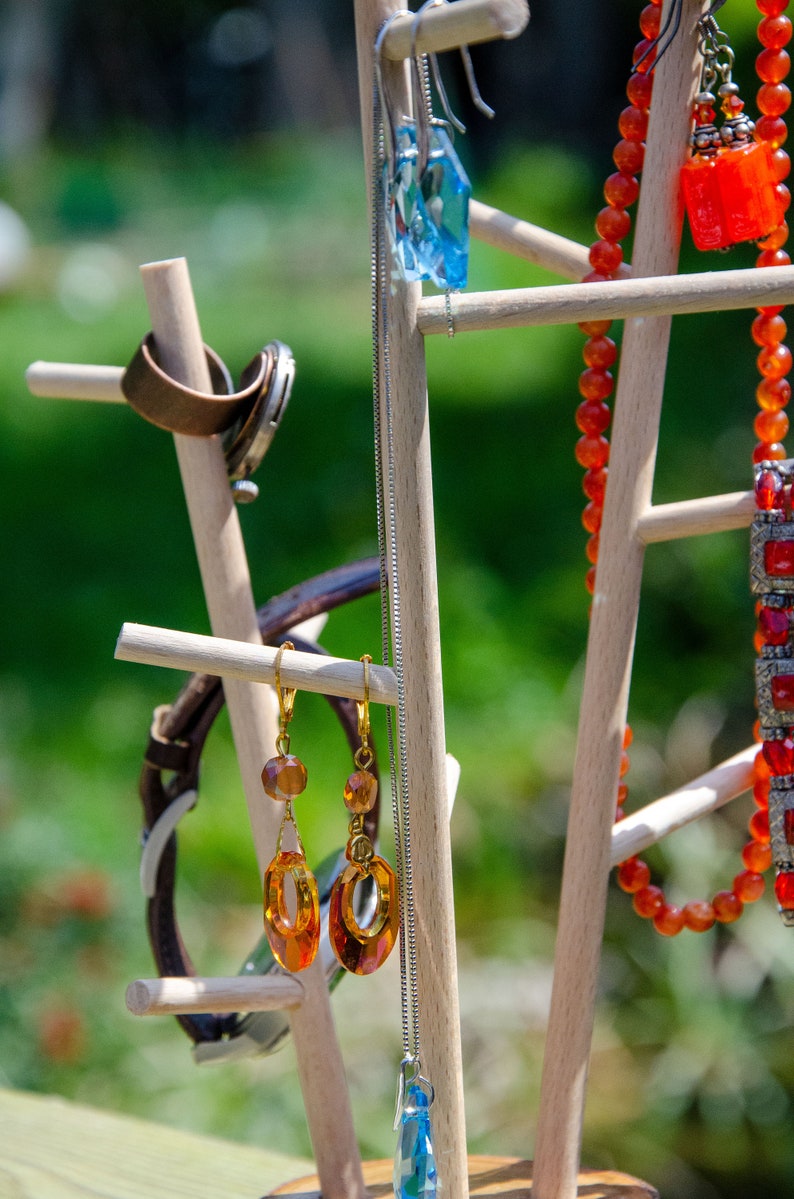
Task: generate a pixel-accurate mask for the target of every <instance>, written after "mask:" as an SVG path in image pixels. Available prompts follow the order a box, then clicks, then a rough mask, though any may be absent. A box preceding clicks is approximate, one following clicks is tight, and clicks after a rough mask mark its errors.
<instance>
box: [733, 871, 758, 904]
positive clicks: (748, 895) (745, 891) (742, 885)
mask: <svg viewBox="0 0 794 1199" xmlns="http://www.w3.org/2000/svg"><path fill="white" fill-rule="evenodd" d="M765 887H766V884H765V882H764V879H763V877H762V875H760V874H756V873H755V871H753V870H742V871H741V873H740V874H737V875H736V878H735V879H734V880H733V893H734V895H736V896H738V898H739V899H740V900H741V901H742V903H755V901H756V900H757V899H760V898H761V896H762V895H763V893H764V889H765Z"/></svg>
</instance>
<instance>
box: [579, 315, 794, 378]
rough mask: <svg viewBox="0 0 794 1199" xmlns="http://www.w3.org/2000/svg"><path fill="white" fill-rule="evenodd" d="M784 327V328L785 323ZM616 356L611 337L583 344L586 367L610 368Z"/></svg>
mask: <svg viewBox="0 0 794 1199" xmlns="http://www.w3.org/2000/svg"><path fill="white" fill-rule="evenodd" d="M783 323H784V326H785V322H783ZM617 355H618V348H617V346H616V345H615V343H614V341H613V340H612V338H611V337H589V338H588V339H587V341H586V342H585V343H584V348H583V350H582V357H583V358H584V360H585V362H586V363H587V365H588V366H592V367H598V368H601V369H602V370H603V369H605V368H606V367H610V366H612V363H613V362H614V361H615V359H616V358H617Z"/></svg>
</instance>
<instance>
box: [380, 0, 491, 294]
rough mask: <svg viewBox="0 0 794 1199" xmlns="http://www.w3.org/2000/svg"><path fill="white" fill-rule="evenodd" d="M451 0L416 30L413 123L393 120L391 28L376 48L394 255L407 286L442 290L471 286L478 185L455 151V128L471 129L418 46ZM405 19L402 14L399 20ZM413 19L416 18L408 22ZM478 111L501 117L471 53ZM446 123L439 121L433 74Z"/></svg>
mask: <svg viewBox="0 0 794 1199" xmlns="http://www.w3.org/2000/svg"><path fill="white" fill-rule="evenodd" d="M446 2H447V0H426V3H425V4H423V5H422V7H421V8H420V9H419V10H418V11H417V13H416V14H415V16H414V19H413V23H412V26H411V68H410V69H411V108H412V115H410V116H406V115H404V116H402V117H401V118H400V119H399V120H398V121H395V120H394V119H393V116H392V113H391V111H390V109H389V105H388V103H387V100H386V97H385V94H384V89H383V82H382V72H381V62H380V51H381V46H382V43H383V38H384V36H385V34H386V32H387V30H388V26H389V24H390V21H391V19H393V17H392V18H390V21H387V22H386V24H385V25H384V26H383V28H382V29H381V31H380V33H379V34H378V38H377V41H376V43H375V65H376V83H377V88H378V92H379V96H380V101H381V105H382V108H383V112H384V116H385V122H384V124H385V126H386V127H387V130H388V144H387V146H386V147H385V154H384V167H383V189H384V198H385V206H386V227H387V229H388V233H389V241H390V244H391V249H392V255H393V258H394V261H395V262H396V264H397V267H398V270H399V272H400V274H401V276H402V277H403V279H405V280H407V281H408V282H419V281H421V280H423V279H429V280H431V281H432V282H433V283H435V285H436V286H437V287H440V288H443V289H451V290H458V289H459V288H462V287H465V286H466V281H467V275H468V260H469V200H470V198H471V184H470V183H469V179H468V176H467V175H466V172H465V170H464V169H463V166H462V165H461V162H460V159H459V158H458V156H457V154H456V153H455V149H454V146H453V144H452V129H453V127H454V128H455V129H457V130H458V132H459V133H465V132H466V127H465V126H464V125H463V124H462V123H461V121H459V120H458V118H457V117H456V116H455V114H454V113H453V112H452V110H451V109H450V106H449V102H448V100H447V96H446V92H445V91H444V87H443V84H442V82H441V75H440V72H439V69H438V60H437V59H436V56H435V55H434V54H431V55H426V54H417V53H416V41H417V34H418V30H419V26H420V24H421V20H422V15H423V13H424V11H425V9H426V8H430V7H436V6H437V5H439V4H444V3H446ZM398 15H404V14H403V12H402V11H401V12H400V13H395V14H394V16H398ZM408 15H410V14H408ZM461 53H462V54H463V62H464V67H465V71H466V77H467V80H468V82H469V86H470V89H471V93H472V99H473V101H474V103H475V105H476V106H477V107H478V108H479V109H480V111H481V112H482V113H484V114H485V115H486V116H488V117H493V115H494V113H493V109H491V108H489V106H488V105H487V104H486V103H485V101H484V100H483V99H482V97H481V96H480V93H479V90H478V89H477V84H476V81H475V79H474V73H473V70H472V66H471V58H470V56H469V53H468V49H467V47H465V46H464V47H463V48H462V50H461ZM431 67H432V72H433V81H434V83H435V88H436V92H437V94H438V98H439V100H440V102H441V106H442V108H443V110H444V114H445V118H446V119H445V120H441V119H439V118H437V117H436V116H435V115H434V114H433V107H432V98H431V89H430V68H431Z"/></svg>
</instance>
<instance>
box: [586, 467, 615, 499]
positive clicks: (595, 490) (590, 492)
mask: <svg viewBox="0 0 794 1199" xmlns="http://www.w3.org/2000/svg"><path fill="white" fill-rule="evenodd" d="M608 475H609V471H608V470H607V469H606V467H600V468H599V469H597V470H588V471H587V472H586V473H585V475H584V478H583V479H582V491H583V492H584V493H585V495H586V496H587V498H588V499H589V500H596V501H598V502H600V503H602V504H603V502H604V493H605V491H606V487H607V477H608Z"/></svg>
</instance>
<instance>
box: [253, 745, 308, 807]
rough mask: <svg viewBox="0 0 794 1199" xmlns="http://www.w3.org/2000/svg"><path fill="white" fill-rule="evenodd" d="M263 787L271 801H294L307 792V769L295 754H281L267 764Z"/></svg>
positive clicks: (263, 776) (263, 775)
mask: <svg viewBox="0 0 794 1199" xmlns="http://www.w3.org/2000/svg"><path fill="white" fill-rule="evenodd" d="M262 785H263V786H264V788H265V792H266V793H267V794H268V795H269V796H270V798H271V799H279V800H282V801H285V800H287V799H294V798H295V796H296V795H300V794H301V792H302V791H305V790H306V767H305V766H304V765H303V762H301V760H300V758H296V757H295V755H294V754H279V755H278V757H277V758H270V759H269V760H268V761H267V762H265V768H264V770H263V771H262Z"/></svg>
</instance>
